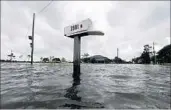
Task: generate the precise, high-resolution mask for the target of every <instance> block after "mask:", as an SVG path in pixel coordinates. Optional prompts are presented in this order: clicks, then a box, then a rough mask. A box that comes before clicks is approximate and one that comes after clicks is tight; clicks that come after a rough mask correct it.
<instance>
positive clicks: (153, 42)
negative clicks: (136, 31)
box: [153, 42, 156, 64]
mask: <svg viewBox="0 0 171 110" xmlns="http://www.w3.org/2000/svg"><path fill="white" fill-rule="evenodd" d="M153 55H154V64H156V55H155V49H154V42H153Z"/></svg>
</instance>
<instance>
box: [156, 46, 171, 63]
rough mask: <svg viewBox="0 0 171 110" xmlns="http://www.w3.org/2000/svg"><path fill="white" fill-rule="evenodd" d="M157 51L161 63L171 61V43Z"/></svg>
mask: <svg viewBox="0 0 171 110" xmlns="http://www.w3.org/2000/svg"><path fill="white" fill-rule="evenodd" d="M157 53H158V55H157V61H158V62H159V63H171V44H170V45H166V46H164V47H163V48H162V49H161V50H159V51H158V52H157Z"/></svg>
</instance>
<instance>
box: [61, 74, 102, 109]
mask: <svg viewBox="0 0 171 110" xmlns="http://www.w3.org/2000/svg"><path fill="white" fill-rule="evenodd" d="M80 80H81V79H80V74H76V73H75V74H73V84H72V87H70V88H68V89H67V90H66V94H65V95H64V97H66V98H69V99H71V100H75V101H77V102H79V103H74V104H64V105H62V106H61V107H69V108H71V109H81V108H104V106H103V105H102V104H100V103H91V102H81V97H80V96H78V95H77V94H78V92H80V91H79V90H78V89H77V86H78V85H80Z"/></svg>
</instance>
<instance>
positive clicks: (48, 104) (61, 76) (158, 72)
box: [1, 63, 171, 109]
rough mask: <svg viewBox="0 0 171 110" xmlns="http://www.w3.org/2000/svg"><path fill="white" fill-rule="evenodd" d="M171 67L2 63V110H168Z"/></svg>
mask: <svg viewBox="0 0 171 110" xmlns="http://www.w3.org/2000/svg"><path fill="white" fill-rule="evenodd" d="M170 68H171V67H170V66H162V65H138V64H137V65H134V64H118V65H117V64H106V65H105V64H82V65H81V76H80V80H79V79H77V80H74V81H73V77H72V69H73V68H72V64H68V63H65V64H64V63H59V64H48V63H47V64H38V63H37V64H34V65H33V66H31V65H30V64H25V63H1V108H7V109H8V108H27V109H30V108H53V109H57V108H83V109H84V108H110V109H124V108H126V109H133V108H136V109H137V108H140V109H150V108H154V109H156V108H160V109H168V108H170V99H171V93H170V84H171V83H170V71H171V70H170Z"/></svg>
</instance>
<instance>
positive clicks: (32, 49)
mask: <svg viewBox="0 0 171 110" xmlns="http://www.w3.org/2000/svg"><path fill="white" fill-rule="evenodd" d="M34 20H35V13H33V25H32V48H31V64H33V52H34Z"/></svg>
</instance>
